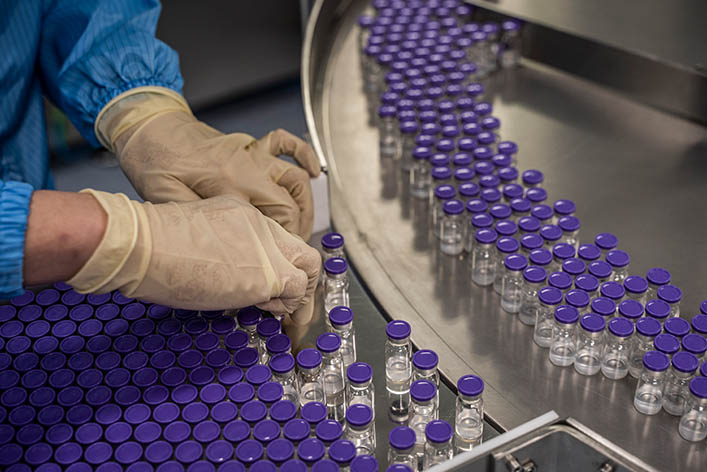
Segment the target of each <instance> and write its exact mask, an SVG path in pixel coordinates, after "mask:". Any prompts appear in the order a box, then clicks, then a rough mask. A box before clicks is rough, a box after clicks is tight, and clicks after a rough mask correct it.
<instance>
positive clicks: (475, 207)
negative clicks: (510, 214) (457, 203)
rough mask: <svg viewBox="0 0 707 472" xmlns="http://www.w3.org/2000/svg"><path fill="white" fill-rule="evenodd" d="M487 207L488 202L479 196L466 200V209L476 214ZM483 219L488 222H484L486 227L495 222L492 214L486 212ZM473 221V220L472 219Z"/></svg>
mask: <svg viewBox="0 0 707 472" xmlns="http://www.w3.org/2000/svg"><path fill="white" fill-rule="evenodd" d="M487 209H488V204H487V203H486V202H485V201H483V200H481V199H479V198H474V199H472V200H469V201H467V202H466V210H467V211H468V212H469V213H472V214H474V215H476V214H480V213H483V212H485V211H486V210H487ZM472 218H473V217H472ZM477 221H478V220H477ZM482 221H485V222H486V223H482V224H485V225H486V227H488V226H491V225H492V224H493V218H491V216H489V215H487V214H484V216H483V217H482ZM472 222H473V220H472Z"/></svg>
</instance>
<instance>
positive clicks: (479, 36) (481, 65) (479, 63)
mask: <svg viewBox="0 0 707 472" xmlns="http://www.w3.org/2000/svg"><path fill="white" fill-rule="evenodd" d="M471 40H472V41H473V44H472V46H471V48H470V53H469V55H468V56H467V59H469V60H470V61H471V62H473V63H475V64H476V67H477V69H476V74H477V76H478V77H480V78H481V77H486V76H487V75H488V74H489V72H491V66H490V64H489V56H488V54H487V52H486V51H487V49H488V47H489V46H488V43H487V36H486V33H484V32H483V31H475V32H474V33H472V34H471Z"/></svg>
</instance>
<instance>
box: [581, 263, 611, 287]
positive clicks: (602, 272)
mask: <svg viewBox="0 0 707 472" xmlns="http://www.w3.org/2000/svg"><path fill="white" fill-rule="evenodd" d="M587 271H588V272H589V273H590V274H592V275H593V276H594V277H596V278H597V279H598V280H599V282H600V283H604V282H608V281H609V277H611V274H612V270H611V265H609V263H608V262H606V261H594V262H592V263H590V264H589V266H588V267H587Z"/></svg>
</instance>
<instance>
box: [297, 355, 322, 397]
mask: <svg viewBox="0 0 707 472" xmlns="http://www.w3.org/2000/svg"><path fill="white" fill-rule="evenodd" d="M321 367H322V354H321V353H320V352H319V351H317V350H316V349H312V348H307V349H302V350H301V351H300V352H299V354H297V381H298V383H299V389H300V390H299V399H300V404H301V405H304V404H305V403H309V402H321V403H324V402H325V401H326V397H325V395H324V383H323V382H322V372H321Z"/></svg>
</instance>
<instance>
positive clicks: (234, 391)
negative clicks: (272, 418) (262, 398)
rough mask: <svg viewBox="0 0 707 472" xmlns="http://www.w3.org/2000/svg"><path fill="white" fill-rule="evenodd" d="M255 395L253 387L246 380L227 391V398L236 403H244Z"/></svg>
mask: <svg viewBox="0 0 707 472" xmlns="http://www.w3.org/2000/svg"><path fill="white" fill-rule="evenodd" d="M253 397H255V388H254V387H253V386H252V385H251V384H249V383H246V382H241V383H237V384H236V385H234V386H233V387H231V389H230V390H229V392H228V398H230V399H231V401H234V402H236V403H246V402H248V401H250V400H252V399H253Z"/></svg>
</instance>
